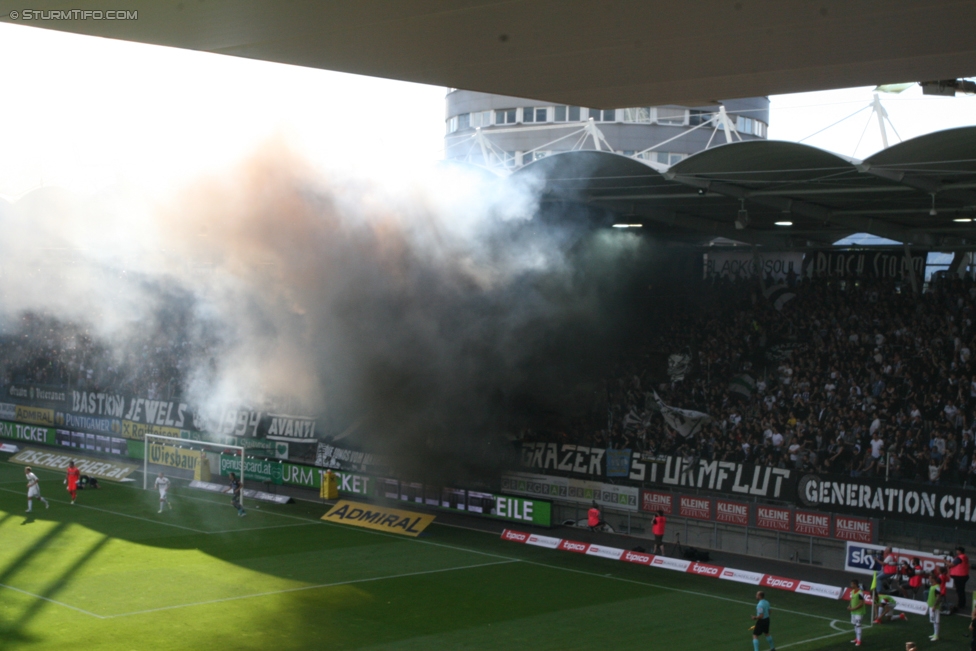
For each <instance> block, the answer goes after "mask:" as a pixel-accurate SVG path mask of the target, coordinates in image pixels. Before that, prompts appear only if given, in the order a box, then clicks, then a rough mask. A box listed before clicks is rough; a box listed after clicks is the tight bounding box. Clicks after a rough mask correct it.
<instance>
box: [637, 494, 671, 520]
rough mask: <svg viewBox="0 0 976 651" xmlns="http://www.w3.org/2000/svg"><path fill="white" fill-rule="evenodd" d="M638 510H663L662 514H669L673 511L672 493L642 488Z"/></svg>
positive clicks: (655, 511)
mask: <svg viewBox="0 0 976 651" xmlns="http://www.w3.org/2000/svg"><path fill="white" fill-rule="evenodd" d="M640 510H641V511H647V512H648V513H657V512H658V511H663V512H664V515H671V514H672V513H673V512H674V493H659V492H657V491H645V490H642V491H641V503H640Z"/></svg>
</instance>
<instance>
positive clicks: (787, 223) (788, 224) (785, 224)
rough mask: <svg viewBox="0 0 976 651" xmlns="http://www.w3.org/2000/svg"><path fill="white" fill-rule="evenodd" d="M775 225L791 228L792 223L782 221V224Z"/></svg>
mask: <svg viewBox="0 0 976 651" xmlns="http://www.w3.org/2000/svg"><path fill="white" fill-rule="evenodd" d="M776 225H777V226H792V225H793V222H786V221H784V222H776Z"/></svg>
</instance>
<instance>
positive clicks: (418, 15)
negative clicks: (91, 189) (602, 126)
mask: <svg viewBox="0 0 976 651" xmlns="http://www.w3.org/2000/svg"><path fill="white" fill-rule="evenodd" d="M29 5H30V11H28V10H26V9H25V10H21V11H19V12H18V11H13V12H9V13H8V10H6V9H5V10H4V11H3V12H2V16H0V20H2V21H4V22H13V23H17V24H22V25H33V26H36V27H44V28H50V29H57V30H63V31H69V32H77V33H81V34H91V35H95V36H104V37H108V38H118V39H124V40H130V41H139V42H144V43H154V44H158V45H168V46H173V47H180V48H187V49H192V50H203V51H207V52H216V53H220V54H228V55H234V56H240V57H247V58H252V59H262V60H266V61H276V62H280V63H290V64H296V65H302V66H309V67H314V68H324V69H328V70H339V71H343V72H351V73H356V74H363V75H371V76H376V77H386V78H391V79H400V80H404V81H413V82H420V83H425V84H439V85H442V86H448V87H455V88H465V89H470V90H478V91H484V92H489V93H497V94H501V95H510V96H515V97H529V98H535V99H540V100H546V101H551V102H556V103H562V104H571V105H579V106H592V107H596V108H618V107H625V106H644V105H662V104H684V105H693V106H694V105H700V104H705V103H709V102H712V101H715V100H716V99H717V98H729V97H754V96H761V95H770V94H779V93H790V92H800V91H809V90H820V89H826V88H842V87H850V86H860V85H873V84H880V83H894V82H906V81H926V80H940V79H955V78H957V77H965V76H968V75H971V74H973V73H974V61H976V39H974V38H973V37H972V34H971V31H972V30H970V29H968V28H966V27H965V26H966V25H974V24H976V2H972V0H926V1H925V2H919V1H918V0H861V1H859V2H851V1H850V0H819V1H817V2H811V1H809V0H737V1H736V0H700V1H699V2H694V3H688V2H674V1H673V0H672V1H668V2H665V1H663V0H613V1H612V2H611V1H608V2H576V3H566V2H562V1H559V0H538V1H535V2H512V1H511V0H330V1H329V2H320V1H315V0H290V1H289V2H279V1H277V0H127V2H125V3H121V5H120V6H118V7H113V6H112V5H111V3H109V6H108V7H105V9H116V10H118V9H125V10H128V11H136V12H138V14H137V17H136V19H134V20H132V19H130V20H104V19H102V20H99V19H95V18H94V16H90V17H85V16H84V15H83V14H81V13H80V10H78V9H77V5H76V3H73V2H65V1H63V0H33V1H32V2H30V3H29ZM8 6H9V5H8ZM51 10H60V11H72V10H73V11H75V12H79V13H71V14H50V13H44V12H49V11H51ZM15 14H16V16H17V17H16V18H13V17H12V16H13V15H15ZM59 16H65V17H70V19H60V18H58V17H59ZM103 17H104V16H103Z"/></svg>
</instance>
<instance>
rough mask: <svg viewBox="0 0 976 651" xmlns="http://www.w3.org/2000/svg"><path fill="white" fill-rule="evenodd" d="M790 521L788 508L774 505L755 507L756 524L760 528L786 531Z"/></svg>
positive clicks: (788, 528)
mask: <svg viewBox="0 0 976 651" xmlns="http://www.w3.org/2000/svg"><path fill="white" fill-rule="evenodd" d="M790 522H791V520H790V510H789V509H780V508H777V507H775V506H757V507H756V526H757V527H759V528H760V529H770V530H772V531H787V532H788V531H789V530H790Z"/></svg>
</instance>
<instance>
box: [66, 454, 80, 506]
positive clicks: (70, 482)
mask: <svg viewBox="0 0 976 651" xmlns="http://www.w3.org/2000/svg"><path fill="white" fill-rule="evenodd" d="M79 480H81V471H80V470H78V468H77V466H75V462H74V461H69V462H68V472H67V475H66V476H65V478H64V485H65V486H67V487H68V495H70V496H71V503H72V504H74V503H75V500H76V499H78V481H79Z"/></svg>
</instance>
